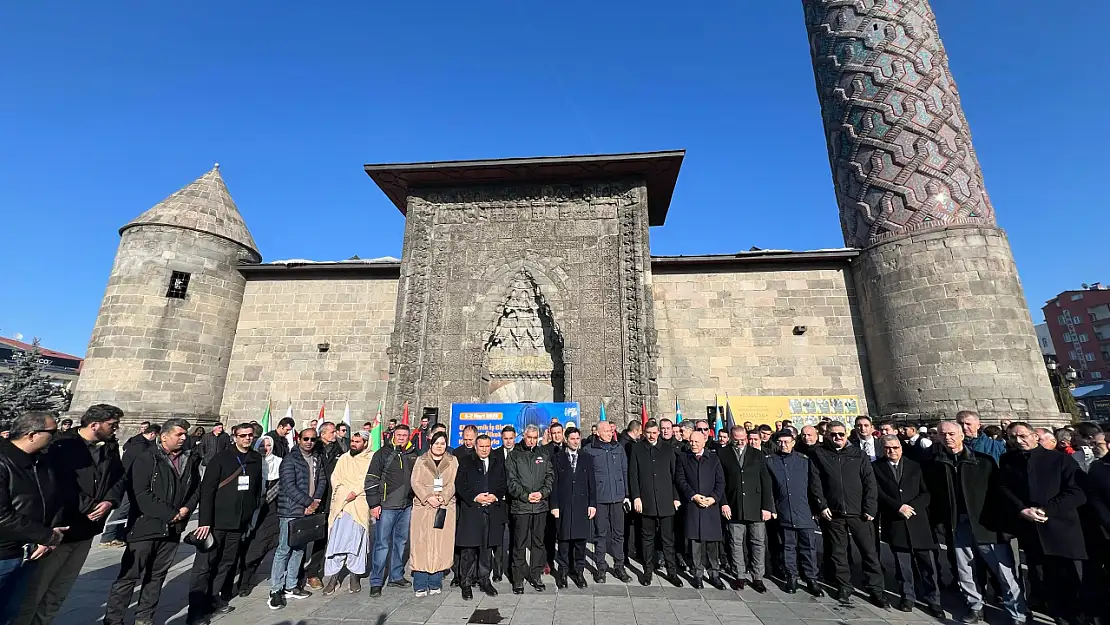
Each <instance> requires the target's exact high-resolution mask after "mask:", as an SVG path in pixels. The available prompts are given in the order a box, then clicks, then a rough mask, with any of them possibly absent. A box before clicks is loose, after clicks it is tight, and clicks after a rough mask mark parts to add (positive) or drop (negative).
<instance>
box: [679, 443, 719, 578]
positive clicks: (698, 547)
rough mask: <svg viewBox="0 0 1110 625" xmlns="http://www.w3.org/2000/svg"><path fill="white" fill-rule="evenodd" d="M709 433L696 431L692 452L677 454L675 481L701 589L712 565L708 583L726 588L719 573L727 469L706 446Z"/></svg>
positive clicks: (694, 571) (691, 445)
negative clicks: (705, 575) (722, 511)
mask: <svg viewBox="0 0 1110 625" xmlns="http://www.w3.org/2000/svg"><path fill="white" fill-rule="evenodd" d="M705 441H706V436H705V434H704V433H702V432H694V435H693V437H692V438H691V439H690V451H688V452H685V453H683V454H681V455H680V456H679V457H678V470H677V471H676V472H675V484H676V485H677V486H678V493H679V496H680V497H681V498H682V499H681V501H682V502H683V503H685V504H687V505H685V506H683V510H684V511H685V517H684V519H685V521H686V538H687V539H688V540H689V541H690V553H691V556H692V558H693V561H694V562H693V569H694V570H693V571H692V572H693V581H692V585H693V587H694V588H697V589H700V588H702V582H701V579H702V576H703V575H704V574H705V572H706V561H707V560H708V565H709V567H708V568H709V571H708V572H709V584H710V585H711V586H713V587H714V588H716V589H718V590H724V588H725V585H724V582H722V581H721V576H720V564H719V561H720V555H719V550H720V542H721V541H722V540H724V528H723V526H722V524H721V500H722V499H724V497H725V472H724V469H722V468H721V460H720V458H718V457H717V454H715V453H711V452H709V451H707V450H706V449H705Z"/></svg>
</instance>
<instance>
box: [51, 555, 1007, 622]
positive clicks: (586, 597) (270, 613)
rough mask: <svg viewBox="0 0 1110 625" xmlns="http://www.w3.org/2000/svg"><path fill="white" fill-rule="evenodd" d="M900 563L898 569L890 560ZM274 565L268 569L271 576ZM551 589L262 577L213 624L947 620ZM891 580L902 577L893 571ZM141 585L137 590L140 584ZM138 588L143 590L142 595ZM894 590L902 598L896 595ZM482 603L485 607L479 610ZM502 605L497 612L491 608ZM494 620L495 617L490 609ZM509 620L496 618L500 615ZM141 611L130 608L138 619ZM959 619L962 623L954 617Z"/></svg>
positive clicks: (101, 578)
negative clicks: (300, 589) (295, 583)
mask: <svg viewBox="0 0 1110 625" xmlns="http://www.w3.org/2000/svg"><path fill="white" fill-rule="evenodd" d="M122 553H123V550H122V549H113V548H104V547H97V546H94V547H93V550H92V551H91V553H90V555H89V559H88V561H87V562H86V563H85V567H84V568H83V569H82V572H81V576H80V577H79V578H78V580H77V583H76V584H75V586H74V588H73V591H72V592H71V593H70V595H69V597H68V598H67V599H66V602H65V605H63V606H62V610H61V612H60V613H59V615H58V618H57V619H56V620H55V621H54V623H55V624H56V625H89V624H90V623H98V622H100V619H101V618H102V617H103V614H104V603H105V600H106V599H107V597H108V588H109V587H110V586H111V584H112V581H113V580H115V577H116V573H117V571H118V569H119V560H120V557H121V555H122ZM192 559H193V548H192V547H187V546H182V548H181V549H180V550H179V551H178V554H177V561H176V562H175V563H174V566H173V568H172V569H171V570H170V574H169V577H168V578H167V581H166V584H165V587H164V590H163V591H162V599H161V602H160V604H159V606H160V607H159V610H158V613H157V615H156V621H155V622H156V624H157V625H162V624H163V623H166V624H167V625H185V611H186V604H187V596H188V592H189V567H190V566H191V563H192ZM269 570H270V569H269V563H268V562H267V563H265V564H264V565H263V566H262V568H261V569H260V574H259V579H262V578H263V577H265V576H268V573H269ZM887 570H888V571H892V570H893V568H892V567H887ZM263 573H265V575H264V574H263ZM544 581H545V583H546V584H547V591H546V592H543V593H537V592H535V591H533V590H532V589H531V588H530V587H526V589H525V594H524V595H519V596H518V595H513V594H512V591H511V589H510V587H509V585H508V583H507V582H502V583H500V584H497V585H496V586H497V589H498V591H500V594H499V595H498V596H497V597H486V596H485V595H483V594H481V593H479V592H476V593H475V597H474V600H472V601H464V600H463V599H462V597H461V596H460V594H459V591H458V589H449V588H445V589H444V592H443V594H440V595H437V596H431V597H424V598H419V599H418V598H416V597H414V596H413V593H412V591H411V590H400V589H393V588H386V589H385V590H384V592H383V594H382V597H380V598H377V599H370V598H369V596H368V594H367V590H368V586H367V584H366V583H365V582H363V592H361V593H359V594H350V593H348V592H347V591H346V588H345V587H344V588H343V589H342V590H340V591H339V592H336V593H335V594H334V595H333V596H331V597H324V596H323V595H322V594H321V593H320V592H318V591H314V592H313V596H312V597H310V598H308V599H302V600H289V606H288V607H287V608H285V609H283V610H269V609H268V608H267V607H266V598H267V597H266V592H267V589H268V585H269V583H268V582H265V581H264V582H262V583H261V584H260V586H259V587H258V588H256V589H255V591H254V593H253V594H252V595H251V596H250V597H246V598H235V599H234V600H233V601H232V605H233V606H235V608H236V609H235V611H234V612H232V613H230V614H227V615H223V616H219V617H216V618H213V619H212V623H213V625H342V624H343V623H348V624H349V623H371V624H373V625H394V624H396V625H464V624H466V623H475V624H476V623H488V624H489V625H493V624H497V623H499V624H501V625H935V624H936V623H937V622H938V621H937V620H936V619H933V618H931V617H929V616H927V615H925V614H924V613H922V612H921V611H920V610H915V611H914V612H913V613H910V614H906V613H903V612H899V611H897V610H893V609H892V610H880V609H878V608H875V607H874V606H872V605H870V604H869V603H867V602H866V600H865V598H864V597H863V596H861V595H859V594H858V593H857V597H856V599H855V605H854V606H853V607H851V608H843V607H840V606H839V605H837V604H836V602H835V601H833V600H832V599H830V598H829V597H827V596H826V597H824V598H821V599H816V598H814V597H811V596H810V595H808V594H806V593H805V592H804V591H801V590H799V592H798V593H797V594H794V595H789V594H786V593H785V592H783V591H781V590H780V589H779V588H778V587H777V586H775V585H774V584H771V583H769V584H768V585H769V586H770V592H768V593H767V594H765V595H760V594H757V593H755V592H753V591H751V590H750V589H746V590H744V591H741V592H734V591H731V590H723V591H722V590H715V589H712V588H708V587H707V588H706V589H705V590H701V591H697V590H694V589H692V588H690V587H689V584H688V583H686V585H685V586H684V587H683V588H673V587H671V585H670V584H668V583H666V582H663V581H662V580H660V579H659V578H658V576H657V577H656V579H655V581H654V582H653V584H652V585H651V586H648V587H642V586H639V585H638V584H636V583H635V582H633V584H632V585H625V584H622V583H621V582H620V581H618V580H615V579H613V578H612V576H610V577H609V581H608V582H607V583H605V584H594V583H593V582H592V579H591V578H590V576H589V575H587V581H589V582H590V585H589V587H588V588H586V589H583V590H579V589H577V588H574V587H573V585H571V588H570V589H568V590H561V591H556V590H555V584H554V580H552V579H551V578H547V577H545V580H544ZM887 582H888V586H887V587H888V588H892V587H893V579H888V580H887ZM136 591H137V589H136ZM137 595H138V592H136V598H137ZM888 596H889V597H890V598H891V599H894V596H893V595H889V593H888ZM962 605H963V602H962V601H961V600H960V598H959V597H958V595H956V594H954V593H953V592H951V591H946V592H945V594H944V607H945V609H946V610H947V611H948V613H949V615H951V614H952V613H953V611H954V612H955V614H956V616H959V615H961V614H962V613H963V608H962ZM476 610H482V611H483V612H478V613H476V612H475V611H476ZM489 610H496V613H494V612H489ZM491 616H492V617H493V618H488V617H491ZM498 617H499V618H500V620H496V619H497V618H498ZM132 618H133V614H132V615H129V616H128V619H129V620H128V622H129V623H130V622H131V621H130V619H132ZM987 618H988V620H989V621H990V622H991V623H997V624H1001V623H1006V622H1008V621H1007V619H1006V617H1005V615H1004V614H1003V613H1002V612H1000V611H998V610H993V609H988V611H987ZM945 622H946V623H952V621H945Z"/></svg>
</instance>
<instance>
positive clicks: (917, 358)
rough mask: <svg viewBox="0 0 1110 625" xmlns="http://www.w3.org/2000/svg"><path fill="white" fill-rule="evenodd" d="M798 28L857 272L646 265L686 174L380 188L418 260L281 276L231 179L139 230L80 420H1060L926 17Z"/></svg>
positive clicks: (124, 259)
mask: <svg viewBox="0 0 1110 625" xmlns="http://www.w3.org/2000/svg"><path fill="white" fill-rule="evenodd" d="M803 6H804V9H805V18H806V25H807V29H808V33H809V39H810V45H811V51H812V57H813V64H814V74H815V78H816V84H817V92H818V98H819V100H820V102H821V110H822V116H823V121H824V127H825V131H826V139H827V143H828V148H829V160H830V166H831V170H832V172H833V184H834V188H835V191H836V198H837V202H838V204H839V209H840V215H841V224H842V227H843V233H844V239H845V243H846V244H847V246H848V247H847V248H846V249H844V250H834V251H822V252H752V253H741V254H735V255H718V256H689V257H653V256H651V254H650V244H649V231H650V227H653V226H654V227H659V226H662V225H663V224H664V221H665V219H666V215H667V211H668V209H669V206H670V201H671V195H672V193H673V190H674V187H675V184H676V182H677V179H678V172H679V167H680V165H681V162H682V158H683V156H684V153H683V152H682V151H671V152H655V153H642V154H618V155H595V156H581V157H562V158H522V159H501V160H492V161H454V162H440V163H410V164H386V165H367V166H366V172H367V174H368V175H369V176H370V177H371V178H372V179H373V180H374V182H375V183H377V184H378V186H379V187H380V188H381V189H382V191H383V192H384V193H385V194H386V195H387V197H389V199H390V200H391V201H392V202H393V204H394V205H395V206H396V207H397V208H398V209H399V210H400V211H401V212H402V213H403V214H405V216H406V226H405V238H404V251H403V257H402V259H401V260H400V261H387V262H381V261H378V262H374V261H343V262H334V263H278V264H262V263H261V262H260V261H261V258H260V255H259V253H258V251H257V249H256V247H255V244H254V241H253V240H252V239H251V236H250V233H249V232H248V231H247V229H246V226H245V224H244V223H243V220H242V217H241V216H240V214H239V212H238V209H237V208H236V206H235V203H234V201H232V199H231V197H230V195H229V194H228V193H227V188H226V186H225V185H224V182H223V180H222V178H221V177H220V175H219V172H218V170H217V169H214V170H212V171H210V172H208V173H206V174H205V175H204V176H202V177H201V178H200V179H198V180H197V181H196V182H194V183H192V184H191V185H189V186H187V187H185V188H184V189H182V190H181V191H179V192H178V193H175V194H174V195H172V196H170V197H169V198H167V199H166V200H165V201H163V202H162V203H160V204H158V205H157V206H155V207H154V208H152V209H151V210H149V211H147V212H146V213H144V214H143V215H141V216H140V217H139V218H137V219H136V220H135V221H133V222H132V223H130V224H128V225H127V226H125V227H124V228H123V229H122V230H121V235H122V240H121V243H120V248H119V252H118V254H117V257H116V263H115V266H114V267H113V269H112V272H111V275H110V278H109V284H108V289H107V291H106V293H105V298H104V303H103V305H102V307H101V311H100V315H99V316H98V319H97V323H96V328H95V329H94V332H93V337H92V341H91V343H90V347H89V353H88V359H87V360H86V362H85V370H84V373H83V375H82V377H81V380H80V382H79V384H78V387H77V391H76V395H75V397H74V402H73V407H74V409H75V410H81V409H83V408H84V407H86V406H88V405H90V404H92V403H97V402H109V403H115V404H118V405H120V406H121V407H123V408H124V410H125V411H127V413H128V415H129V417H128V418H129V420H130V421H131V422H137V421H138V420H140V419H143V418H150V419H156V418H159V417H163V416H168V415H178V414H180V415H186V416H190V417H194V418H197V419H199V420H201V421H206V420H215V419H222V420H225V421H233V422H234V421H243V420H248V419H253V418H257V417H258V416H259V415H260V414H261V413H262V411H263V409H264V408H265V406H266V405H267V402H268V401H270V402H273V404H274V411H275V413H278V414H280V413H282V412H283V411H284V409H285V407H286V406H290V407H292V408H293V410H294V412H295V414H297V415H298V416H299V417H300V418H302V419H304V418H308V417H309V416H312V415H315V413H316V411H317V410H319V407H320V406H321V405H322V404H323V403H324V402H329V404H330V406H331V407H332V411H333V412H332V413H331V414H333V415H334V414H336V413H335V410H338V409H340V408H339V405H340V404H343V403H349V405H350V407H351V409H352V412H353V413H354V414H355V415H356V417H355V418H356V419H359V420H361V419H363V418H368V417H369V416H371V415H372V414H373V413H374V411H375V409H376V406H377V404H378V402H379V401H380V402H384V404H385V406H386V412H387V413H388V416H396V415H398V414H399V411H400V408H401V406H402V405H403V404H405V403H408V404H409V405H410V406H412V407H413V408H416V409H419V408H421V407H425V406H435V407H438V408H440V409H441V414H449V407H450V404H451V403H454V402H484V401H521V400H534V401H551V400H556V401H558V400H564V399H565V400H568V401H577V402H579V403H580V404H581V406H582V415H583V417H582V420H583V422H584V423H586V424H589V423H590V422H592V421H593V420H596V418H597V414H598V409H599V407H600V405H601V404H602V403H604V405H605V406H606V409H607V411H608V412H609V414H610V415H611V418H613V419H620V420H623V419H631V418H638V416H639V414H640V411H641V409H642V408H644V407H646V408H647V409H648V411H649V413H651V414H653V415H660V414H668V413H669V412H670V410H669V409H668V408H669V406H671V405H673V404H672V402H673V400H674V398H676V397H678V398H681V399H682V400H683V401H684V402H686V403H687V405H688V406H689V405H693V406H698V405H709V404H714V403H716V401H715V399H714V397H715V396H716V395H717V394H719V393H725V392H727V393H732V394H734V395H757V396H759V395H762V396H806V395H825V396H828V395H845V396H853V397H857V398H858V402H859V406H860V412H863V413H870V414H892V413H910V414H915V415H922V416H934V417H936V416H948V417H951V416H953V415H954V414H955V412H956V411H957V410H960V409H965V408H970V409H977V410H979V411H981V412H983V413H985V414H987V415H993V416H1001V415H1005V416H1012V417H1020V418H1025V419H1030V420H1033V421H1055V420H1057V419H1058V417H1059V415H1058V413H1057V408H1056V405H1055V401H1054V399H1053V395H1052V392H1051V388H1050V386H1049V383H1048V378H1047V374H1046V372H1045V369H1044V367H1043V363H1042V359H1041V357H1040V354H1039V349H1038V347H1037V341H1036V338H1035V334H1034V330H1033V325H1032V320H1031V318H1030V316H1029V313H1028V309H1027V307H1026V302H1025V298H1024V294H1023V292H1022V288H1021V284H1020V281H1019V279H1018V275H1017V270H1016V267H1015V266H1014V262H1013V257H1012V254H1011V252H1010V248H1009V245H1008V243H1007V241H1006V237H1005V235H1004V233H1003V232H1002V231H1001V230H1000V229H999V228H998V226H997V223H996V221H995V215H994V209H993V207H992V205H991V203H990V200H989V198H988V196H987V194H986V190H985V187H984V185H983V180H982V173H981V170H980V169H979V164H978V161H977V159H976V157H975V153H974V150H973V148H972V145H971V136H970V131H969V130H968V126H967V122H966V120H965V118H964V115H963V112H962V110H961V108H960V103H959V96H958V93H957V91H956V88H955V83H954V81H953V79H952V77H951V74H950V72H949V69H948V63H947V58H946V56H945V52H944V48H943V46H942V45H941V43H940V39H939V37H938V36H937V30H936V24H935V22H934V19H933V15H932V12H931V10H930V8H929V6H928V3H927V2H926V1H925V0H911V1H907V2H902V3H897V4H896V3H888V2H882V1H880V0H860V1H859V2H855V3H851V4H845V3H843V2H838V1H836V0H804V1H803ZM182 279H184V280H185V288H183V289H182V288H180V287H181V284H182V282H181V281H182Z"/></svg>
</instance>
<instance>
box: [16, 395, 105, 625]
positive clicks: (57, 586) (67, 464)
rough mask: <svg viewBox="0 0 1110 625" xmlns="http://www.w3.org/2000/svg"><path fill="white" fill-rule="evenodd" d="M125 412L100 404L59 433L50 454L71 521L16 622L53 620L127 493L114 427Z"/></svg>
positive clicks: (39, 568)
mask: <svg viewBox="0 0 1110 625" xmlns="http://www.w3.org/2000/svg"><path fill="white" fill-rule="evenodd" d="M121 417H123V411H122V410H120V409H119V408H117V407H115V406H109V405H107V404H96V405H94V406H90V407H89V409H88V410H86V411H85V414H84V415H82V417H81V427H80V428H79V429H77V430H73V429H71V430H69V431H67V432H63V433H61V434H59V435H58V436H57V437H56V438H55V439H54V441H53V442H52V443H51V444H50V448H49V452H48V454H47V458H49V460H50V464H51V467H52V468H53V469H54V476H55V478H56V479H57V483H58V492H59V495H60V496H61V500H62V522H61V523H59V525H62V526H69V530H68V531H66V535H65V538H64V539H63V540H62V544H60V545H58V547H57V548H56V549H54V551H52V552H50V553H49V554H48V555H47V556H45V557H44V558H43V559H42V562H40V563H39V565H38V566H37V567H36V568H35V572H34V575H33V576H32V578H31V584H30V586H29V588H28V591H27V597H26V598H25V599H24V600H23V604H22V606H21V608H20V612H19V617H18V618H17V619H16V621H15V622H16V623H19V624H20V625H29V624H30V623H32V622H33V623H35V624H36V625H37V624H38V623H49V622H51V621H52V620H54V615H56V614H57V613H58V609H59V608H61V607H62V602H64V601H65V598H66V595H68V594H69V591H70V590H71V589H72V588H73V582H74V581H75V580H76V579H77V576H78V575H79V574H80V573H81V567H82V566H84V564H85V559H86V558H87V557H88V556H89V548H90V547H91V546H92V541H93V538H94V537H95V536H96V535H97V534H99V533H100V532H102V531H104V523H105V521H107V520H108V513H109V512H111V510H112V509H113V508H116V507H118V506H119V504H120V500H121V499H122V498H123V488H124V484H123V463H122V462H121V461H120V452H119V445H118V444H117V442H116V430H118V429H119V421H120V418H121Z"/></svg>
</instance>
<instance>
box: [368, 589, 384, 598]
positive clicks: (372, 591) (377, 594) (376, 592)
mask: <svg viewBox="0 0 1110 625" xmlns="http://www.w3.org/2000/svg"><path fill="white" fill-rule="evenodd" d="M380 596H382V587H381V586H371V587H370V598H371V599H372V598H374V597H380Z"/></svg>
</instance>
